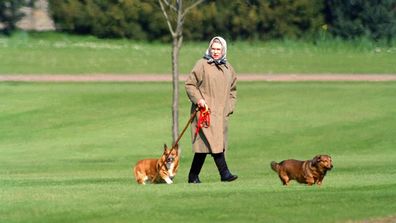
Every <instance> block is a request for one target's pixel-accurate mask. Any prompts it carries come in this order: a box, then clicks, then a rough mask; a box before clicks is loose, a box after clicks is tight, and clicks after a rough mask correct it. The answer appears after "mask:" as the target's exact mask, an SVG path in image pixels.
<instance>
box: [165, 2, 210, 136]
mask: <svg viewBox="0 0 396 223" xmlns="http://www.w3.org/2000/svg"><path fill="white" fill-rule="evenodd" d="M203 1H204V0H197V1H193V3H191V4H190V5H188V6H186V7H184V6H183V0H173V1H172V0H171V1H168V0H158V2H159V4H160V6H161V10H162V12H163V14H164V17H165V20H166V23H167V24H168V28H169V32H170V34H171V35H172V83H173V96H172V139H173V143H174V142H175V141H176V139H177V138H178V137H179V52H180V48H181V47H182V43H183V23H184V18H185V17H186V15H187V13H188V12H189V11H190V10H191V9H192V8H194V7H196V6H197V5H199V4H201V3H202V2H203Z"/></svg>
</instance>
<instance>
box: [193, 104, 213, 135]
mask: <svg viewBox="0 0 396 223" xmlns="http://www.w3.org/2000/svg"><path fill="white" fill-rule="evenodd" d="M209 126H210V109H209V108H208V107H207V106H205V107H201V108H199V116H198V123H197V128H196V129H195V136H197V134H198V132H199V131H200V130H201V129H202V128H208V127H209Z"/></svg>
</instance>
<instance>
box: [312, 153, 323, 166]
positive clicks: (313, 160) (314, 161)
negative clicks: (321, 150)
mask: <svg viewBox="0 0 396 223" xmlns="http://www.w3.org/2000/svg"><path fill="white" fill-rule="evenodd" d="M320 157H321V155H317V156H315V157H314V158H313V159H312V163H313V164H314V165H316V164H317V163H319V162H320Z"/></svg>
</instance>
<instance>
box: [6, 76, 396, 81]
mask: <svg viewBox="0 0 396 223" xmlns="http://www.w3.org/2000/svg"><path fill="white" fill-rule="evenodd" d="M185 79H186V75H180V81H184V80H185ZM171 80H172V75H170V74H169V75H166V74H162V75H156V74H129V75H128V74H91V75H45V74H43V75H33V74H32V75H0V82H5V81H7V82H147V81H153V82H167V81H171ZM238 80H239V81H271V82H272V81H273V82H286V81H289V82H296V81H370V82H372V81H374V82H375V81H396V74H319V75H315V74H240V75H238Z"/></svg>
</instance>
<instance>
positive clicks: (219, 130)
mask: <svg viewBox="0 0 396 223" xmlns="http://www.w3.org/2000/svg"><path fill="white" fill-rule="evenodd" d="M236 80H237V78H236V74H235V71H234V69H233V68H232V66H231V64H229V63H227V64H221V65H216V64H215V63H211V64H209V63H208V61H207V60H206V59H200V60H198V62H197V63H196V64H195V66H194V68H193V70H192V72H191V74H190V75H189V76H188V77H187V80H186V82H185V88H186V92H187V95H188V97H189V98H190V101H191V102H192V108H191V111H194V109H195V108H196V106H197V103H198V101H199V100H200V99H204V100H205V101H206V104H207V105H208V107H209V109H210V111H211V113H210V127H209V128H202V130H201V131H200V132H199V134H198V135H197V136H196V137H195V129H196V125H197V120H198V118H197V117H198V115H197V116H196V118H195V119H194V120H193V122H192V124H191V132H192V143H193V151H194V152H196V153H221V152H224V151H226V150H227V128H228V117H229V115H231V114H232V113H233V111H234V107H235V102H236V95H237V92H236V82H237V81H236Z"/></svg>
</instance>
